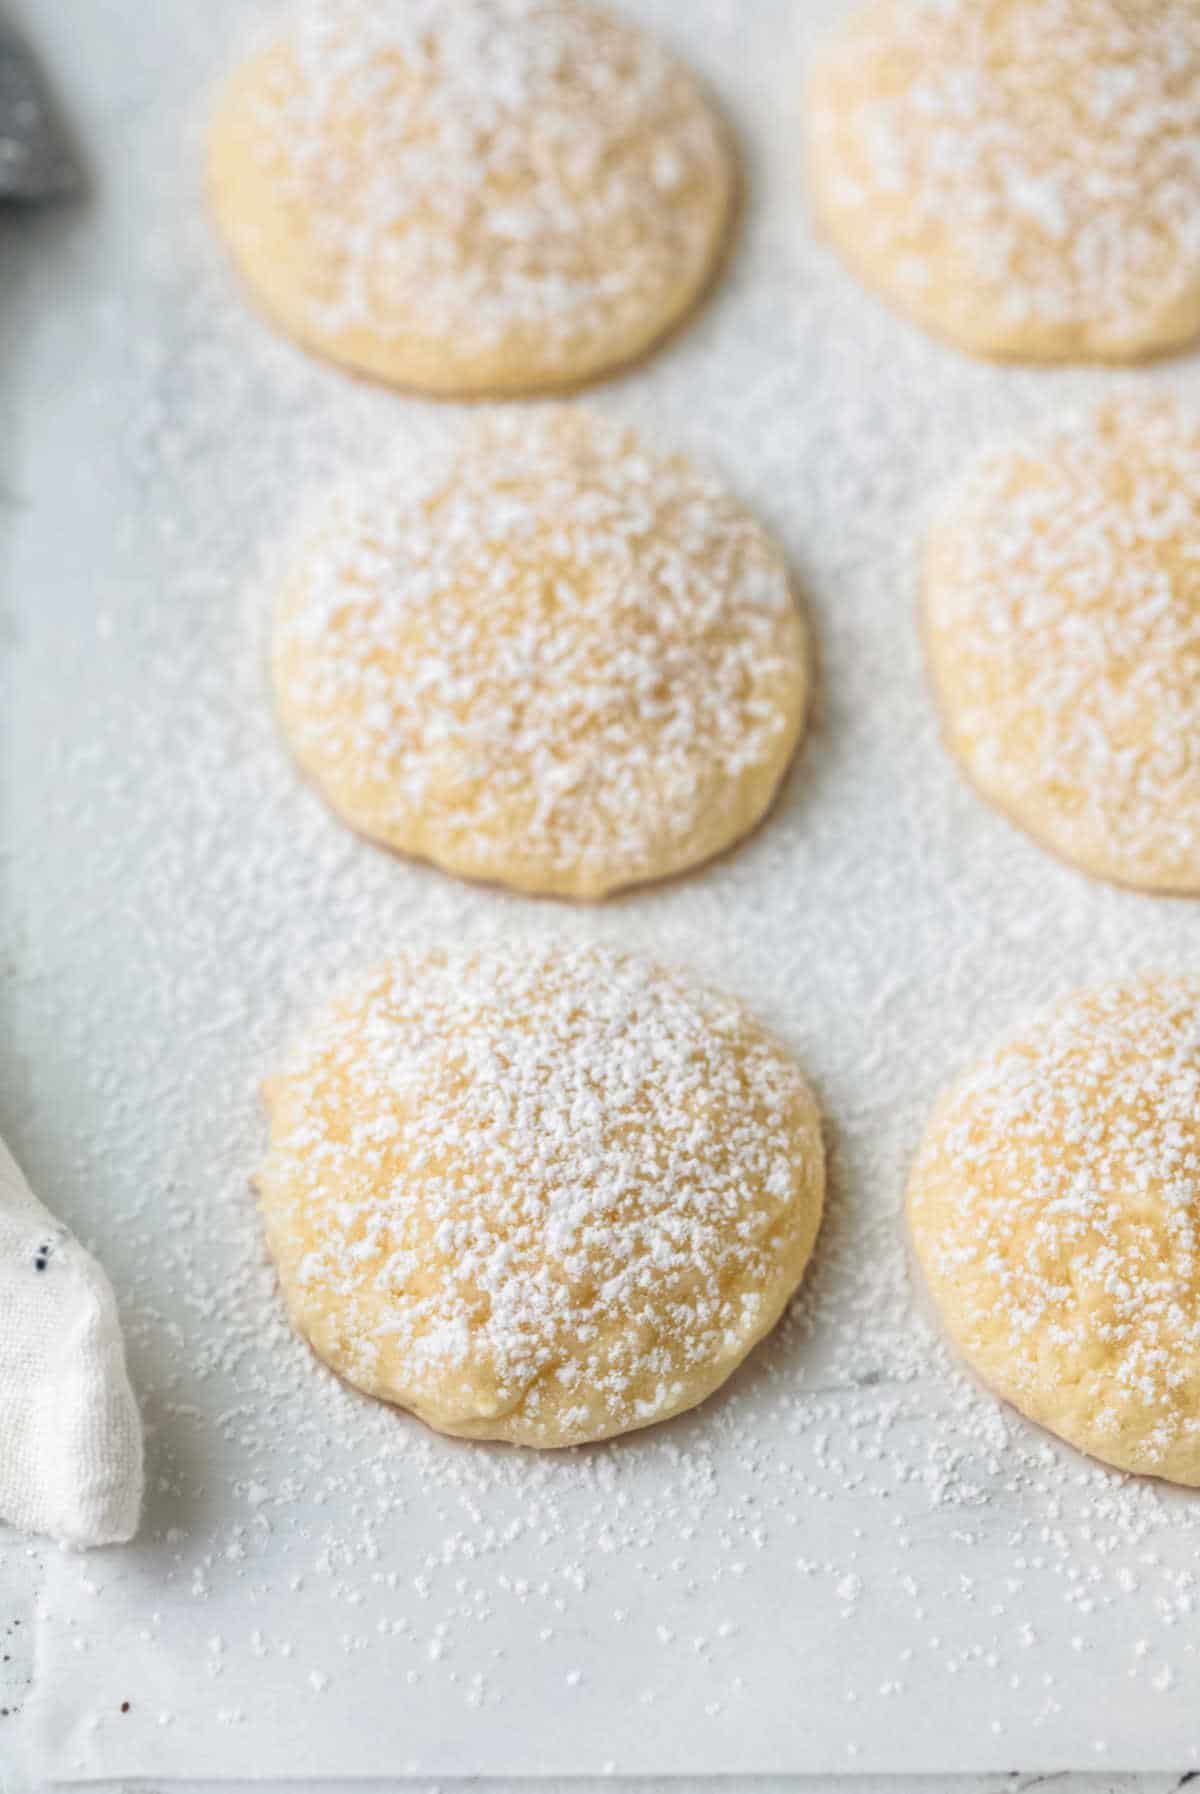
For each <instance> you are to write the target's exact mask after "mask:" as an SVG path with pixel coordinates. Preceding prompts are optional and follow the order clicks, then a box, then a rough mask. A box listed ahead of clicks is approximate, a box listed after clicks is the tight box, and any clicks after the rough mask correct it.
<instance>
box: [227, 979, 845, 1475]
mask: <svg viewBox="0 0 1200 1794" xmlns="http://www.w3.org/2000/svg"><path fill="white" fill-rule="evenodd" d="M266 1094H267V1100H268V1104H269V1108H270V1117H271V1140H270V1150H269V1154H268V1157H267V1160H266V1163H265V1165H264V1166H263V1168H262V1170H261V1172H260V1173H259V1175H258V1178H257V1180H256V1182H257V1186H258V1189H259V1192H260V1196H261V1201H262V1212H263V1217H264V1221H265V1224H266V1231H267V1239H268V1242H269V1245H270V1249H271V1252H272V1254H273V1257H274V1259H275V1263H276V1265H277V1267H278V1272H279V1278H280V1282H281V1285H282V1288H283V1293H284V1296H285V1298H286V1300H287V1304H288V1308H289V1311H290V1313H291V1317H292V1320H293V1322H294V1324H295V1325H296V1327H297V1328H298V1330H299V1331H300V1332H301V1333H302V1334H303V1335H304V1336H305V1337H306V1338H307V1339H308V1340H309V1341H310V1342H311V1344H312V1345H313V1346H314V1347H315V1349H316V1351H317V1352H318V1353H319V1354H320V1355H321V1357H323V1358H324V1359H326V1360H327V1361H328V1363H329V1364H331V1365H332V1366H333V1368H334V1369H335V1370H337V1371H338V1372H340V1374H341V1375H342V1376H343V1377H345V1378H346V1379H347V1380H348V1381H350V1382H351V1383H353V1384H356V1385H357V1386H358V1387H359V1388H360V1389H363V1390H365V1391H366V1392H367V1393H368V1394H370V1395H374V1396H378V1397H380V1398H381V1399H383V1400H385V1401H389V1402H395V1403H397V1404H399V1405H400V1406H401V1407H404V1408H409V1409H411V1410H412V1411H413V1412H414V1413H416V1414H418V1415H419V1416H420V1417H421V1418H422V1419H423V1420H425V1421H427V1422H428V1423H429V1425H430V1426H433V1427H436V1428H438V1429H439V1430H440V1431H443V1432H448V1433H456V1434H459V1435H462V1436H464V1437H468V1438H477V1439H503V1440H508V1441H510V1442H512V1443H515V1444H522V1445H534V1446H562V1445H573V1444H579V1443H582V1442H585V1441H587V1440H592V1439H603V1438H606V1437H608V1436H609V1435H611V1434H615V1433H622V1432H627V1431H629V1430H631V1429H632V1428H636V1427H642V1426H648V1425H649V1424H651V1423H652V1422H654V1421H658V1420H664V1419H666V1418H667V1417H668V1416H669V1415H672V1414H677V1413H679V1412H680V1411H681V1410H682V1409H684V1408H689V1407H692V1406H693V1405H694V1404H695V1403H696V1402H699V1401H701V1400H702V1399H703V1398H704V1397H705V1396H706V1395H708V1394H710V1393H711V1391H712V1390H714V1389H716V1388H717V1387H718V1385H719V1384H721V1383H723V1382H724V1381H725V1379H726V1378H727V1377H728V1376H729V1374H730V1373H731V1372H732V1371H733V1370H734V1368H735V1367H736V1366H737V1365H738V1364H739V1363H740V1362H741V1360H742V1359H743V1358H744V1357H745V1355H746V1353H747V1352H748V1351H749V1350H750V1348H751V1347H752V1346H753V1345H754V1344H755V1342H756V1341H757V1340H759V1339H761V1338H762V1337H763V1335H764V1334H765V1333H766V1332H767V1331H768V1330H769V1329H770V1328H771V1327H773V1326H774V1324H775V1322H776V1321H777V1320H778V1318H779V1316H780V1314H781V1312H782V1310H783V1308H784V1306H785V1305H786V1303H787V1302H788V1300H789V1298H790V1297H791V1295H792V1294H793V1292H794V1291H795V1289H796V1287H797V1285H798V1283H799V1281H800V1278H801V1275H802V1273H803V1271H804V1267H805V1264H806V1263H807V1261H808V1258H809V1255H810V1253H811V1251H812V1248H813V1244H814V1241H815V1239H816V1234H817V1228H818V1225H819V1221H820V1215H821V1206H822V1198H823V1187H824V1167H823V1156H822V1147H821V1136H820V1126H819V1121H818V1116H817V1111H816V1108H815V1105H814V1103H813V1099H812V1097H811V1095H810V1093H809V1091H808V1088H807V1086H806V1084H805V1081H804V1079H803V1077H802V1076H801V1074H800V1071H799V1070H798V1068H797V1067H796V1065H795V1064H794V1062H793V1061H792V1059H791V1058H790V1057H789V1056H788V1054H787V1053H786V1052H784V1050H783V1049H782V1047H780V1046H779V1045H778V1044H776V1043H775V1042H774V1041H773V1040H772V1039H771V1038H770V1036H769V1035H767V1034H766V1033H765V1032H764V1031H763V1030H762V1029H761V1028H760V1027H759V1026H758V1024H757V1023H756V1022H755V1021H754V1020H753V1019H752V1018H751V1017H750V1016H749V1015H748V1014H747V1012H746V1010H745V1009H744V1008H743V1007H742V1005H741V1004H739V1003H738V1002H736V1001H734V1000H733V999H731V998H729V997H726V996H723V995H719V994H718V993H716V992H714V991H712V990H709V989H707V988H705V987H702V986H699V985H696V984H694V983H692V982H691V981H689V980H687V979H685V978H684V977H683V976H681V975H679V974H677V973H674V972H670V971H665V970H662V969H660V968H658V967H656V966H654V965H651V964H648V963H646V962H644V961H642V960H639V959H636V958H631V957H628V956H625V955H621V954H616V953H612V952H609V951H606V950H602V949H598V948H591V949H560V950H551V949H540V950H528V949H518V948H514V949H512V950H511V951H508V952H503V951H499V950H490V951H484V952H478V953H476V952H468V951H465V950H458V951H449V952H447V951H441V950H433V951H425V952H421V953H410V954H404V955H401V956H400V957H398V958H396V959H394V960H392V961H391V962H390V963H389V964H387V965H385V966H383V967H382V968H380V969H379V970H377V971H376V972H375V973H373V974H372V975H370V976H368V977H367V978H365V979H363V980H362V981H361V982H360V983H359V984H358V985H357V986H356V987H355V988H353V989H351V990H349V991H347V992H346V993H344V994H343V995H342V997H341V998H340V999H338V1000H337V1001H336V1002H335V1003H334V1004H333V1005H332V1006H331V1007H330V1008H329V1009H328V1010H327V1011H326V1013H325V1014H324V1015H323V1016H322V1017H321V1018H320V1019H319V1020H318V1021H317V1022H316V1024H315V1025H314V1027H313V1028H312V1030H311V1032H310V1033H309V1034H308V1035H307V1037H306V1039H305V1040H304V1041H303V1043H302V1044H301V1046H300V1047H299V1049H298V1050H297V1052H296V1054H295V1055H294V1057H293V1059H292V1062H291V1064H290V1065H289V1066H288V1068H287V1070H286V1071H285V1072H284V1073H283V1074H282V1075H281V1076H280V1077H278V1078H276V1079H275V1080H274V1081H273V1082H272V1083H270V1084H269V1085H268V1086H267V1091H266Z"/></svg>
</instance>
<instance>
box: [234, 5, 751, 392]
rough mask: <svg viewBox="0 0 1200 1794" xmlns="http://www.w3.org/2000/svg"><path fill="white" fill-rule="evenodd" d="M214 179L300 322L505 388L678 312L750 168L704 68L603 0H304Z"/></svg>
mask: <svg viewBox="0 0 1200 1794" xmlns="http://www.w3.org/2000/svg"><path fill="white" fill-rule="evenodd" d="M209 187H210V192H211V197H212V202H213V206H214V208H215V212H216V216H217V219H218V222H219V224H220V227H221V230H222V232H223V234H224V236H225V238H226V239H227V241H228V243H229V245H230V248H231V249H232V251H233V254H234V256H235V258H236V260H237V262H238V263H239V265H240V267H241V270H242V273H243V275H244V276H245V278H246V280H247V281H248V283H249V286H250V288H251V289H252V290H253V291H254V293H255V294H256V295H257V297H258V299H259V300H260V302H261V303H262V305H263V306H264V307H265V309H266V310H267V312H268V313H270V314H271V315H273V316H274V317H275V318H276V320H277V321H278V322H279V323H280V324H281V325H282V326H283V327H284V328H285V329H286V330H287V331H289V332H290V333H292V334H293V335H294V336H295V337H297V338H298V339H299V340H300V341H301V342H302V343H304V344H306V345H307V346H309V347H310V348H313V349H315V350H318V351H319V352H322V353H324V354H326V355H328V356H331V357H332V358H333V359H334V360H336V361H340V362H342V363H344V364H345V365H347V366H348V367H351V368H354V369H356V370H358V371H360V372H363V373H366V374H370V375H373V376H375V377H376V378H379V379H382V380H386V381H394V382H397V383H399V384H402V385H407V386H412V387H415V388H418V389H420V390H423V391H427V392H431V393H444V394H473V393H476V394H477V393H497V394H499V393H510V392H529V391H535V390H540V389H546V388H551V387H559V386H563V385H569V384H575V383H577V382H579V381H582V380H586V379H588V378H591V377H592V376H594V375H597V374H600V373H603V372H605V371H606V370H608V369H611V368H612V367H614V366H617V365H619V364H621V363H623V362H626V361H629V360H631V359H632V358H634V357H636V356H638V355H639V354H641V353H642V352H643V351H644V350H645V349H646V348H648V347H649V346H650V345H651V344H652V343H653V342H654V341H655V340H656V339H657V338H658V337H660V336H661V335H662V334H663V333H664V332H665V331H666V330H667V329H668V328H669V327H670V326H671V325H672V324H674V323H675V322H676V321H677V320H678V319H679V318H680V317H681V316H682V314H683V313H684V312H686V311H687V310H688V308H689V307H690V306H691V305H692V304H693V302H694V301H695V300H696V298H697V296H698V295H699V293H700V291H701V289H702V288H703V287H704V286H705V284H706V283H707V281H708V279H709V277H710V275H711V273H712V271H713V268H714V265H715V262H716V260H717V258H718V256H719V253H720V251H721V248H722V246H723V241H724V237H725V234H726V229H727V226H728V223H729V218H730V213H731V209H732V201H733V192H734V174H733V163H732V157H731V151H730V146H729V143H728V140H727V137H726V134H725V132H724V130H723V127H722V126H721V124H720V122H719V120H718V119H717V117H716V115H715V114H714V112H713V109H712V108H711V106H710V105H709V103H708V101H707V100H706V99H705V98H704V97H703V95H702V94H701V92H700V91H699V89H698V87H697V85H696V83H695V82H694V81H693V79H692V77H691V76H690V74H688V73H687V71H686V70H685V69H683V68H682V67H681V66H680V65H679V64H678V63H677V62H676V61H675V60H674V59H673V58H672V57H670V56H669V55H668V54H667V53H666V52H665V51H664V50H663V49H661V48H660V47H659V46H658V45H657V44H655V43H654V42H653V41H652V40H651V39H650V38H648V37H647V36H646V35H645V34H644V33H642V32H641V31H639V30H637V29H636V28H635V27H634V26H632V25H630V24H628V23H626V22H624V21H622V20H620V19H619V18H616V17H613V16H611V15H609V14H608V13H606V12H604V11H602V10H598V9H593V8H592V7H591V6H589V5H586V4H583V3H581V0H304V4H303V5H302V6H301V8H300V10H299V12H298V14H297V16H296V19H295V22H294V24H293V26H292V28H291V29H290V30H289V31H288V32H287V33H286V34H285V35H284V36H283V37H282V38H280V39H279V40H278V41H276V42H274V43H272V44H269V45H268V46H267V47H265V48H264V49H262V50H261V51H260V52H259V53H258V54H256V55H254V56H252V57H251V58H250V59H249V60H248V61H247V62H246V63H245V64H244V65H243V66H241V67H240V68H239V69H237V70H236V71H235V73H234V75H233V77H232V79H231V80H230V81H229V83H228V85H227V86H226V88H225V90H224V93H223V95H222V96H221V99H220V101H219V104H218V107H217V111H216V115H215V118H214V122H213V127H212V131H211V137H210V153H209Z"/></svg>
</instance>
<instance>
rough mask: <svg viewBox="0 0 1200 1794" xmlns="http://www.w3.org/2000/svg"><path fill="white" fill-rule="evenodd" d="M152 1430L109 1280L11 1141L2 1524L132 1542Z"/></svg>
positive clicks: (0, 1217)
mask: <svg viewBox="0 0 1200 1794" xmlns="http://www.w3.org/2000/svg"><path fill="white" fill-rule="evenodd" d="M141 1503H142V1426H141V1420H140V1418H139V1416H138V1410H137V1404H136V1402H135V1401H134V1399H133V1391H132V1389H131V1388H130V1386H129V1378H128V1375H127V1374H126V1370H125V1349H124V1346H123V1344H122V1340H121V1328H120V1322H119V1321H118V1319H117V1306H116V1303H115V1301H114V1300H113V1293H112V1289H111V1287H110V1285H109V1282H108V1278H107V1277H106V1276H105V1274H104V1272H103V1271H102V1270H101V1268H100V1266H99V1265H98V1264H97V1263H96V1261H95V1259H94V1258H93V1257H92V1256H91V1254H90V1253H89V1252H85V1251H84V1249H83V1247H82V1246H81V1245H80V1244H79V1242H78V1240H76V1239H75V1238H74V1237H73V1235H72V1234H71V1233H70V1232H69V1230H68V1229H67V1228H65V1227H64V1226H62V1224H61V1223H60V1222H58V1221H56V1220H55V1219H54V1217H53V1216H52V1215H51V1214H49V1213H48V1211H47V1210H46V1209H45V1208H43V1206H42V1204H41V1203H40V1202H39V1201H38V1199H37V1197H36V1196H35V1195H34V1194H33V1192H32V1190H31V1189H30V1188H29V1185H28V1184H27V1183H26V1181H25V1178H24V1177H23V1175H22V1174H21V1171H20V1169H19V1168H18V1166H17V1164H16V1162H15V1160H14V1159H13V1157H12V1155H11V1154H10V1153H9V1151H8V1149H7V1147H6V1146H5V1144H4V1142H3V1140H0V1519H3V1520H7V1521H9V1522H10V1523H11V1524H12V1525H14V1526H18V1527H20V1528H22V1529H23V1530H25V1531H28V1532H41V1533H48V1534H49V1535H50V1536H51V1537H52V1538H56V1539H60V1540H62V1541H63V1542H64V1543H66V1544H71V1545H109V1544H116V1543H118V1542H120V1541H123V1540H125V1539H129V1538H132V1537H133V1534H134V1533H135V1532H136V1530H137V1524H138V1515H139V1512H140V1509H141Z"/></svg>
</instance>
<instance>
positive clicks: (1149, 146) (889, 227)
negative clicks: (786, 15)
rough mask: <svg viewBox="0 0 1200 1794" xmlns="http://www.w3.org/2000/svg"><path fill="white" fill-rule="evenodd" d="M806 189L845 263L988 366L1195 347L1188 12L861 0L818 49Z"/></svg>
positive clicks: (1118, 1)
mask: <svg viewBox="0 0 1200 1794" xmlns="http://www.w3.org/2000/svg"><path fill="white" fill-rule="evenodd" d="M807 118H808V163H809V184H810V190H811V194H812V201H813V204H814V207H815V210H816V213H817V216H818V218H819V220H820V222H821V224H822V225H823V227H824V229H825V230H826V232H827V233H828V235H829V237H830V239H831V240H832V242H833V243H834V244H835V245H836V247H837V248H838V249H839V251H840V252H841V254H842V255H843V256H844V258H845V259H846V261H847V262H848V263H849V265H850V266H851V267H852V268H853V269H854V270H855V272H856V273H858V274H859V275H860V277H861V278H862V279H863V280H864V281H865V282H866V283H867V285H869V286H871V287H873V288H874V289H876V290H877V291H878V292H879V293H880V294H882V295H883V297H884V298H886V299H887V300H889V301H890V302H891V303H892V304H893V305H894V306H895V307H896V308H897V310H899V311H901V312H904V313H905V314H906V315H907V316H909V317H910V318H912V319H913V320H914V321H915V322H917V323H918V324H921V325H923V326H924V327H925V328H926V329H928V330H930V331H932V332H934V333H935V334H937V335H939V336H942V337H945V338H947V339H949V341H951V342H953V343H955V344H957V345H958V346H959V347H960V348H962V349H966V350H968V351H971V352H973V353H975V354H978V355H983V356H990V357H993V358H997V359H1018V360H1028V361H1047V362H1049V361H1066V360H1080V361H1103V362H1123V361H1136V360H1138V359H1140V358H1142V357H1145V356H1148V355H1154V354H1159V353H1162V352H1164V351H1166V350H1170V349H1174V348H1178V347H1180V346H1182V345H1184V344H1186V343H1190V342H1191V341H1192V340H1193V339H1194V338H1195V337H1196V336H1197V334H1200V233H1197V230H1196V218H1197V215H1198V214H1200V160H1198V159H1197V157H1196V154H1195V145H1196V142H1197V140H1198V139H1200V7H1197V6H1196V4H1195V0H869V4H867V5H866V6H865V7H863V8H862V10H861V11H860V12H859V13H857V14H856V15H855V16H854V17H853V18H852V20H851V21H850V22H849V23H848V24H847V25H846V26H844V27H843V28H842V30H841V31H840V33H839V34H838V35H837V36H836V37H835V38H834V39H833V40H832V41H831V42H830V43H829V44H828V46H827V47H825V49H824V50H823V52H822V53H820V54H819V55H818V57H817V60H816V62H815V65H814V69H813V72H812V75H811V78H810V81H809V87H808V94H807Z"/></svg>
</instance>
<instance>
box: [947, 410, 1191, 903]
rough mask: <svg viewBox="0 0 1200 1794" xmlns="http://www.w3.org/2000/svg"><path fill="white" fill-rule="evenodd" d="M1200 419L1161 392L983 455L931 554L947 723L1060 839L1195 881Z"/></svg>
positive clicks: (1149, 876)
mask: <svg viewBox="0 0 1200 1794" xmlns="http://www.w3.org/2000/svg"><path fill="white" fill-rule="evenodd" d="M1198 529H1200V423H1198V422H1197V420H1196V419H1195V418H1194V417H1191V416H1189V415H1188V414H1187V413H1186V411H1183V412H1181V411H1180V410H1179V409H1177V408H1176V407H1174V406H1172V405H1169V404H1165V403H1162V402H1159V403H1157V404H1150V403H1145V402H1143V403H1140V404H1138V403H1126V404H1125V405H1118V406H1108V407H1105V408H1104V409H1103V410H1101V411H1100V412H1099V413H1098V414H1096V415H1094V416H1074V417H1069V418H1067V419H1066V420H1062V421H1056V422H1055V424H1054V425H1053V427H1052V428H1050V429H1047V430H1045V431H1044V432H1043V433H1041V434H1040V435H1038V436H1036V437H1034V438H1033V439H1032V440H1031V441H1030V442H1028V443H1024V444H1016V445H1012V446H1010V445H1005V446H1004V447H1002V448H999V449H996V450H994V451H990V452H988V453H986V454H985V455H984V457H983V459H982V460H981V462H980V464H979V466H978V467H977V468H976V469H975V470H974V471H973V472H972V474H971V476H970V478H969V479H968V480H967V481H966V483H965V485H964V487H963V489H962V490H961V491H960V492H959V493H958V494H956V495H955V497H954V498H953V499H952V500H951V501H950V502H949V503H948V504H947V506H946V508H945V512H944V515H943V517H942V519H941V520H940V522H939V524H938V526H937V527H936V529H935V531H934V533H933V536H932V540H931V545H930V549H929V552H928V554H927V557H926V590H925V609H926V620H927V625H928V628H929V633H930V640H931V646H932V650H933V654H932V658H933V663H934V667H935V670H936V673H937V676H938V679H939V682H940V685H941V688H942V698H943V702H944V704H945V706H946V711H947V722H948V730H949V734H950V738H951V740H952V741H953V743H954V744H955V746H956V749H957V751H958V752H959V753H960V754H961V755H962V757H963V760H964V762H965V764H966V766H967V769H968V771H969V772H970V773H971V774H972V775H973V776H974V777H975V778H976V780H977V781H978V783H979V784H980V786H981V787H982V789H983V790H984V791H985V792H987V793H988V794H989V795H991V796H992V797H994V798H995V799H996V800H997V801H998V802H1000V803H1002V804H1003V805H1005V807H1007V808H1009V809H1010V810H1011V811H1012V812H1013V813H1014V814H1015V815H1016V816H1017V818H1018V820H1020V821H1023V822H1024V823H1025V824H1026V826H1028V827H1030V828H1031V829H1032V830H1033V831H1034V832H1035V833H1036V834H1038V835H1039V836H1041V837H1043V838H1045V839H1047V840H1048V841H1049V843H1050V845H1051V846H1054V847H1056V848H1058V849H1059V850H1060V851H1061V852H1064V853H1066V854H1068V855H1070V856H1072V857H1075V858H1078V859H1079V860H1080V861H1082V863H1083V864H1084V865H1085V866H1089V867H1091V868H1093V869H1095V870H1096V871H1098V872H1100V873H1102V874H1107V875H1108V876H1111V877H1115V878H1119V879H1125V880H1127V881H1128V882H1129V883H1132V884H1146V885H1150V886H1159V887H1162V886H1165V887H1166V888H1168V889H1172V888H1173V889H1181V890H1194V889H1196V888H1197V886H1200V559H1198V558H1197V548H1196V539H1197V532H1198Z"/></svg>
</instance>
